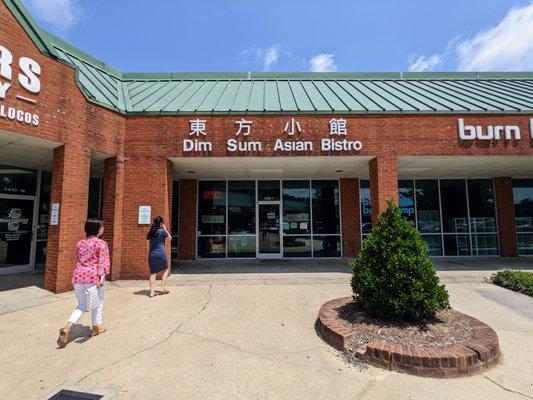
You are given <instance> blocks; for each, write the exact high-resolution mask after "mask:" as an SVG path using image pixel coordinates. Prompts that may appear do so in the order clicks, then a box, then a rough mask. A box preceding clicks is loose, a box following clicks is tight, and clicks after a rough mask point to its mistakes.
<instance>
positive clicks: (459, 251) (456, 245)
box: [444, 235, 470, 256]
mask: <svg viewBox="0 0 533 400" xmlns="http://www.w3.org/2000/svg"><path fill="white" fill-rule="evenodd" d="M444 255H445V256H469V255H470V236H469V235H444Z"/></svg>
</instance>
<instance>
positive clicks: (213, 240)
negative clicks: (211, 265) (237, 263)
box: [198, 236, 226, 258]
mask: <svg viewBox="0 0 533 400" xmlns="http://www.w3.org/2000/svg"><path fill="white" fill-rule="evenodd" d="M198 257H199V258H226V237H225V236H209V237H199V238H198Z"/></svg>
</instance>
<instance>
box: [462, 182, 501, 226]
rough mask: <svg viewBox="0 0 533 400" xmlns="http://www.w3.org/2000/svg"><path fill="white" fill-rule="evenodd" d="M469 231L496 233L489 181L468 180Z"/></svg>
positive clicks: (492, 193) (490, 183)
mask: <svg viewBox="0 0 533 400" xmlns="http://www.w3.org/2000/svg"><path fill="white" fill-rule="evenodd" d="M468 200H469V202H470V229H471V230H472V232H473V233H474V232H477V233H486V232H496V210H495V207H494V189H493V187H492V180H491V179H469V180H468Z"/></svg>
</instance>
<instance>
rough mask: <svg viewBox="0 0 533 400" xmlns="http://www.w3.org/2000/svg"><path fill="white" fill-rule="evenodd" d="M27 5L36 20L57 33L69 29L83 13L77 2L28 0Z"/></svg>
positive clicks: (71, 0) (66, 0)
mask: <svg viewBox="0 0 533 400" xmlns="http://www.w3.org/2000/svg"><path fill="white" fill-rule="evenodd" d="M28 5H29V7H30V8H31V10H32V11H33V12H34V13H35V16H36V17H37V18H38V19H41V20H42V21H44V22H45V23H47V24H49V25H50V26H51V27H52V28H53V29H55V30H58V31H66V30H67V29H69V28H71V27H72V26H73V25H74V24H75V23H76V22H78V21H79V19H80V18H81V15H82V13H83V8H82V7H81V5H80V4H79V2H78V0H28Z"/></svg>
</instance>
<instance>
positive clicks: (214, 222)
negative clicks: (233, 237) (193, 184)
mask: <svg viewBox="0 0 533 400" xmlns="http://www.w3.org/2000/svg"><path fill="white" fill-rule="evenodd" d="M198 197H199V198H198V231H199V234H200V235H225V234H226V182H225V181H202V182H199V184H198Z"/></svg>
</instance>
